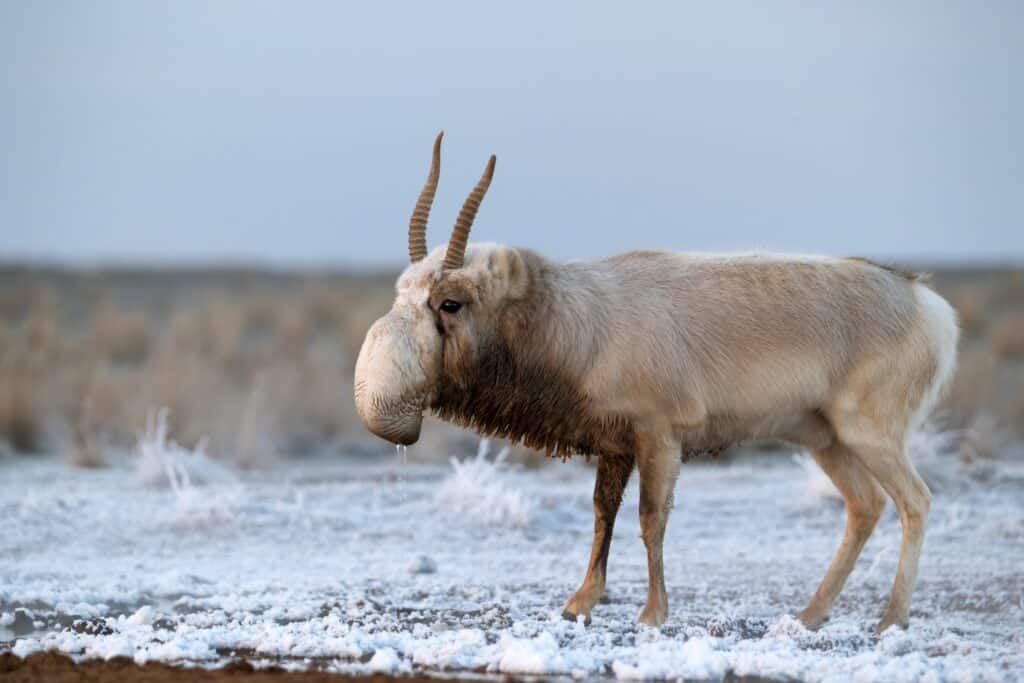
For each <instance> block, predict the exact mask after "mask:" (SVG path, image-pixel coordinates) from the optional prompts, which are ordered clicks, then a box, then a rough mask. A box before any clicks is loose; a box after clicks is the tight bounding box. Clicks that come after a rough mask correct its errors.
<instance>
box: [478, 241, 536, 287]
mask: <svg viewBox="0 0 1024 683" xmlns="http://www.w3.org/2000/svg"><path fill="white" fill-rule="evenodd" d="M487 271H488V273H490V275H491V280H492V282H493V285H492V286H493V287H494V294H496V295H497V296H499V297H502V298H505V299H513V300H516V299H522V298H523V297H524V296H526V288H527V285H528V284H529V273H528V272H527V270H526V263H525V262H524V261H523V257H522V256H521V255H520V254H519V251H518V250H517V249H512V248H511V247H504V246H502V247H498V248H497V249H495V250H494V251H493V252H491V254H490V256H488V258H487Z"/></svg>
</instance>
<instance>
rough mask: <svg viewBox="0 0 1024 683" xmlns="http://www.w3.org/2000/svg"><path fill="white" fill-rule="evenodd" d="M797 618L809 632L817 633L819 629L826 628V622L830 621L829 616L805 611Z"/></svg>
mask: <svg viewBox="0 0 1024 683" xmlns="http://www.w3.org/2000/svg"><path fill="white" fill-rule="evenodd" d="M796 618H797V620H798V621H799V622H800V623H801V624H803V625H804V628H806V629H807V630H808V631H817V630H818V629H819V628H821V627H822V626H824V624H825V622H827V621H828V614H816V613H814V612H811V611H808V610H804V611H803V612H801V613H800V614H798V615H796Z"/></svg>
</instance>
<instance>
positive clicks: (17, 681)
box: [0, 652, 771, 683]
mask: <svg viewBox="0 0 1024 683" xmlns="http://www.w3.org/2000/svg"><path fill="white" fill-rule="evenodd" d="M485 678H486V679H487V680H495V679H494V677H483V676H481V677H479V678H475V677H472V676H466V675H463V676H460V677H459V678H449V677H443V676H429V677H428V676H388V675H385V674H372V675H366V676H356V675H351V674H334V673H327V672H324V671H285V670H284V669H281V668H279V667H268V668H261V669H256V668H254V667H253V666H252V665H251V664H249V663H248V662H245V661H238V662H232V663H231V664H228V665H227V666H224V667H221V668H219V669H199V668H192V667H183V666H170V665H168V664H161V663H159V662H149V663H147V664H142V665H139V664H136V663H135V662H133V661H132V660H131V659H129V658H127V657H114V658H113V659H109V660H91V661H86V662H81V663H76V662H75V661H74V660H73V659H71V658H70V657H68V656H67V655H62V654H59V653H57V652H37V653H35V654H31V655H29V656H28V657H26V658H25V659H21V658H20V657H16V656H14V655H13V654H11V653H10V652H3V653H0V680H2V681H4V683H8V682H9V683H28V682H29V681H31V682H32V683H36V682H38V681H46V683H72V682H74V683H79V682H81V681H103V683H129V682H130V683H163V682H164V681H197V682H199V683H204V682H206V681H216V682H217V683H222V682H223V681H244V682H245V683H278V682H284V681H287V683H390V682H392V681H398V682H400V683H444V682H445V681H453V682H458V683H466V681H472V680H484V679H485ZM497 680H504V681H515V680H520V679H517V678H515V677H512V676H503V677H501V678H500V679H497ZM530 680H534V681H536V680H543V679H538V678H531V679H530ZM722 683H771V681H770V680H769V679H766V678H761V677H758V676H736V675H735V674H732V673H731V672H730V673H728V674H726V676H725V678H724V679H723V682H722Z"/></svg>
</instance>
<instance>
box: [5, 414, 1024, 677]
mask: <svg viewBox="0 0 1024 683" xmlns="http://www.w3.org/2000/svg"><path fill="white" fill-rule="evenodd" d="M150 426H151V429H150V430H149V431H148V432H147V434H148V436H146V437H144V438H143V439H142V440H141V441H140V453H139V457H138V458H136V459H134V460H131V461H124V462H121V463H118V464H116V465H115V466H114V467H112V468H109V469H106V470H99V471H96V470H75V469H70V468H67V467H65V466H64V465H63V464H62V463H61V462H59V461H58V460H57V459H56V458H52V459H51V458H40V459H36V460H24V459H21V460H7V461H4V462H0V519H2V520H3V533H2V534H0V650H3V649H11V650H13V651H14V652H15V653H16V654H19V655H26V654H28V653H31V652H33V651H37V650H41V649H58V650H60V651H63V652H67V653H70V654H72V655H74V656H79V657H113V656H117V655H124V656H128V657H132V658H134V659H135V660H136V661H139V662H144V661H148V660H154V659H155V660H163V661H170V662H184V663H190V664H196V665H202V666H215V665H217V664H221V663H224V662H226V661H229V660H231V659H234V658H236V657H245V658H248V659H250V660H251V661H255V662H257V663H260V662H274V663H277V664H280V665H283V666H286V667H290V668H296V669H303V668H320V669H327V670H332V671H346V672H358V671H364V672H365V671H382V672H391V673H403V672H413V671H428V672H429V671H440V670H458V671H471V670H481V669H483V670H486V671H489V672H493V673H495V674H498V673H517V674H538V675H542V674H543V675H554V674H563V675H568V676H575V677H582V676H591V675H604V676H609V677H618V678H622V679H649V678H673V679H675V678H697V679H710V680H716V679H721V678H722V677H723V676H725V675H726V674H727V672H732V673H734V674H737V675H758V676H763V677H768V678H777V679H786V678H797V679H801V680H810V681H842V680H856V681H872V680H877V681H917V680H926V679H930V680H936V681H941V680H956V681H971V680H978V681H985V680H992V681H997V680H998V681H1003V680H1009V679H1012V678H1020V677H1024V654H1022V653H1024V634H1022V630H1021V624H1022V616H1024V599H1022V593H1024V579H1022V575H1024V574H1022V567H1024V551H1022V547H1024V546H1022V541H1024V507H1022V503H1021V501H1022V494H1024V471H1022V470H1021V469H1020V468H1019V467H1010V466H1006V467H1003V468H1001V469H1000V470H998V475H997V476H993V477H992V478H991V479H990V480H989V481H987V482H986V483H984V484H981V483H974V482H970V481H968V480H967V478H966V477H960V478H959V480H958V478H957V476H956V473H955V471H954V470H949V472H947V474H948V475H949V476H948V478H949V479H950V480H951V481H958V485H957V486H949V487H947V488H946V489H945V490H943V491H942V492H940V493H939V494H938V495H937V496H936V499H935V501H934V504H933V509H932V515H931V520H930V523H929V529H928V537H927V540H926V543H925V549H924V555H923V561H922V566H921V572H920V580H919V585H918V589H917V591H916V594H915V603H914V610H913V613H912V624H911V627H910V629H909V630H907V631H899V630H890V631H889V632H887V633H885V634H883V636H882V637H881V638H880V639H875V638H873V637H872V636H871V635H870V633H869V629H870V627H871V625H873V623H874V621H875V619H876V618H877V616H878V614H879V613H880V611H881V609H882V606H883V603H884V600H885V596H886V594H887V592H888V588H889V585H890V582H891V580H892V576H893V573H894V571H895V564H896V560H897V557H898V550H899V522H898V520H897V519H896V515H895V513H894V512H893V510H892V507H891V505H890V506H889V507H888V508H887V510H886V514H885V516H884V517H883V519H882V521H881V523H880V525H879V528H878V529H877V531H876V532H875V534H874V536H873V537H872V539H871V541H870V542H869V543H868V546H867V548H866V549H865V551H864V555H863V556H862V558H861V561H860V562H859V563H858V566H857V569H856V570H855V572H854V574H853V576H852V577H851V579H850V581H849V583H848V585H847V588H846V590H845V591H844V593H843V595H842V596H841V598H840V599H839V601H838V602H837V604H836V606H835V609H834V613H833V618H832V620H831V621H830V622H828V623H827V624H826V625H825V626H824V627H823V628H822V629H821V630H819V631H817V632H808V631H806V630H805V629H803V627H802V626H801V625H800V624H799V623H798V622H797V621H795V620H794V619H793V618H792V617H791V616H790V615H791V614H793V613H795V612H796V611H798V610H799V609H800V608H801V607H802V606H803V603H804V601H805V600H806V599H807V597H808V596H809V595H810V593H811V592H812V591H813V589H814V588H815V586H816V582H817V581H818V580H819V579H820V578H821V574H822V573H823V571H824V568H825V566H826V565H827V563H828V561H829V559H830V556H831V553H832V551H833V550H834V549H835V546H836V545H837V543H838V541H839V538H840V535H841V533H842V527H843V510H842V506H841V504H839V503H838V502H837V501H835V500H832V499H830V498H829V497H827V496H826V497H821V496H820V495H815V491H814V490H813V489H812V490H809V488H808V478H807V476H806V475H805V474H804V472H803V470H802V468H801V466H800V465H798V464H794V463H793V462H792V461H791V460H790V459H788V458H784V457H783V458H780V457H772V456H768V455H762V456H758V457H751V458H748V459H742V460H740V461H738V462H737V463H735V464H732V465H727V466H721V465H707V464H701V463H691V464H688V465H686V466H684V468H683V471H682V475H681V477H680V482H679V485H678V490H677V495H676V510H675V511H674V513H673V517H672V519H671V521H670V524H669V530H668V534H667V537H666V541H665V544H666V555H665V557H666V562H665V564H666V573H667V576H666V578H667V582H668V586H669V597H670V602H671V615H670V619H669V622H668V624H666V626H665V627H664V628H663V629H661V630H660V631H657V630H652V629H647V628H641V627H637V626H635V625H634V623H633V619H634V618H635V616H636V613H637V612H638V611H639V609H640V606H641V605H642V602H643V598H644V593H645V590H646V565H645V559H644V552H643V546H642V543H641V541H640V540H639V538H638V531H639V529H638V524H637V520H636V504H637V500H636V489H635V486H636V484H635V481H634V482H633V484H631V487H630V490H629V492H628V493H627V499H626V502H625V504H624V506H623V510H622V512H621V513H620V517H619V521H618V524H617V526H616V530H615V540H614V543H613V546H612V553H611V560H610V562H609V582H608V594H609V596H608V598H607V599H606V600H605V601H604V602H603V603H602V604H599V605H598V606H597V608H596V609H595V612H594V621H593V624H592V625H591V626H589V627H584V626H583V625H582V624H580V623H574V622H567V621H564V620H563V619H562V618H561V616H560V610H561V606H562V603H563V601H564V600H565V598H566V597H567V596H568V595H569V594H570V593H571V592H572V591H573V590H574V589H575V587H576V583H577V582H578V581H579V579H580V578H582V573H583V569H584V566H585V563H586V560H587V556H588V553H589V547H590V534H591V528H592V517H591V514H592V513H591V503H590V498H591V487H592V482H593V470H592V469H590V468H587V467H585V466H583V465H582V464H581V463H578V462H571V463H567V464H564V465H559V464H557V463H553V464H552V465H551V466H549V467H545V468H541V469H539V470H531V471H524V470H517V469H515V468H512V467H510V466H508V465H506V464H504V463H503V462H501V458H499V459H498V462H497V463H496V462H495V461H492V460H490V459H488V458H487V456H486V451H485V450H484V449H482V450H481V452H480V453H479V454H478V455H477V457H476V458H470V459H468V460H466V461H462V462H459V461H455V462H453V463H452V466H451V467H440V466H427V465H411V466H408V467H406V468H404V469H402V471H401V473H400V472H399V468H398V467H397V466H396V465H395V464H394V463H393V462H391V461H390V460H389V461H387V462H378V463H374V464H367V463H366V462H365V461H358V460H356V459H354V458H339V459H336V460H327V459H323V460H314V461H305V462H301V463H291V464H289V465H287V466H281V467H280V468H277V469H273V470H269V471H262V472H244V473H231V472H222V471H220V470H219V469H218V468H217V466H216V464H215V463H214V467H213V469H211V470H209V472H216V473H215V474H210V473H209V472H208V471H207V469H205V468H207V461H208V459H205V460H204V459H203V458H202V457H201V456H199V455H197V454H195V453H190V452H187V451H184V450H183V449H180V448H177V447H174V446H173V445H171V444H170V443H169V442H168V441H167V439H166V433H165V432H164V433H161V431H160V428H159V421H158V420H155V421H154V422H153V423H151V425H150ZM142 444H149V447H151V452H148V453H147V452H146V451H145V447H144V446H143V445H142ZM161 444H162V445H161ZM147 458H151V459H154V462H153V463H147V462H146V459H147ZM209 462H212V461H209ZM950 462H954V459H950ZM155 463H159V467H157V466H156V464H155ZM949 467H952V466H951V465H950V466H947V469H948V468H949ZM147 468H149V469H147ZM954 469H955V468H954ZM183 470H184V472H185V473H186V474H185V476H183V475H182V471H183ZM161 472H162V474H161ZM140 484H144V485H140ZM818 492H820V491H818ZM424 564H426V565H429V567H430V569H431V570H432V571H417V570H416V568H417V567H421V566H423V565H424Z"/></svg>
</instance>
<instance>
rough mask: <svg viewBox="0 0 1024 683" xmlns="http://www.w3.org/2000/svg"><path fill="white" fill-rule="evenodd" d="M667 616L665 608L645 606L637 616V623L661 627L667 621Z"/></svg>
mask: <svg viewBox="0 0 1024 683" xmlns="http://www.w3.org/2000/svg"><path fill="white" fill-rule="evenodd" d="M666 618H667V615H666V614H665V610H663V609H649V608H647V607H644V609H643V611H642V612H640V616H638V617H637V618H636V623H638V624H642V625H644V626H650V627H651V628H660V627H661V626H662V624H664V623H665V619H666Z"/></svg>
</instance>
